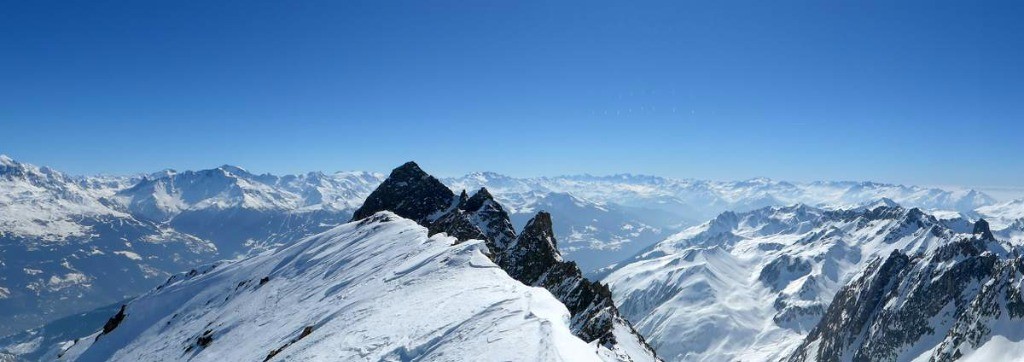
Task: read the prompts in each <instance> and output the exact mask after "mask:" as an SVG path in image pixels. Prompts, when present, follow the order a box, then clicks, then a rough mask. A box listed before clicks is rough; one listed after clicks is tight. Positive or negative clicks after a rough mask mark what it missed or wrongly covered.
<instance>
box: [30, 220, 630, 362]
mask: <svg viewBox="0 0 1024 362" xmlns="http://www.w3.org/2000/svg"><path fill="white" fill-rule="evenodd" d="M427 234H428V231H427V229H426V228H424V227H422V226H420V225H417V223H415V222H413V221H411V220H408V219H404V218H401V217H400V216H398V215H395V214H393V213H389V212H381V213H376V214H374V215H371V216H369V217H366V218H364V219H362V220H361V221H358V222H352V223H349V224H345V225H342V226H338V227H336V228H333V229H331V230H329V231H327V232H324V233H322V234H319V235H316V236H313V237H309V238H306V239H304V240H302V241H299V242H297V243H294V244H292V245H290V246H288V247H285V248H282V249H280V250H277V251H273V252H267V253H264V254H261V255H259V256H255V257H252V258H249V259H245V260H241V261H238V262H229V263H221V264H215V265H211V266H209V267H205V268H201V269H197V270H195V271H193V272H191V273H188V274H184V275H181V276H179V277H176V278H174V279H172V280H171V281H169V282H168V283H167V284H164V285H162V286H161V287H159V288H158V289H156V290H154V291H152V292H150V293H148V294H146V295H143V296H141V297H139V298H137V299H135V300H133V301H131V302H130V303H128V304H127V305H126V307H124V308H123V309H121V310H119V312H118V313H117V314H115V315H113V316H112V317H111V318H110V320H109V321H108V322H107V323H106V325H104V326H103V328H102V329H99V330H98V331H97V332H96V333H93V334H92V335H89V336H85V337H83V338H79V339H77V340H75V341H69V342H67V343H65V344H63V345H60V346H59V347H58V348H55V349H54V350H52V351H51V352H50V353H51V354H50V355H49V357H52V358H54V359H55V360H61V361H65V360H66V361H171V360H192V361H224V360H230V361H261V360H262V361H296V360H298V361H302V360H374V361H376V360H381V361H389V360H396V361H397V360H403V361H408V360H448V361H467V360H486V361H499V360H507V361H602V360H605V361H609V360H617V359H616V356H614V354H613V353H612V351H610V350H608V349H605V348H604V347H603V346H602V345H600V344H598V343H596V342H594V343H587V342H584V341H583V340H580V339H579V338H577V337H575V336H574V335H573V334H572V333H571V331H570V328H569V312H568V310H566V308H565V306H564V305H562V304H561V303H559V301H558V300H557V299H555V298H554V297H553V296H552V295H551V293H549V292H548V291H546V290H544V289H542V288H535V287H529V286H526V285H523V284H521V283H519V282H517V281H515V280H514V279H512V278H511V277H509V275H508V274H507V273H505V271H503V270H502V269H501V268H499V267H498V266H497V265H495V264H494V263H493V262H492V261H491V260H490V259H489V258H488V257H487V256H486V255H485V253H486V251H487V249H486V247H485V246H484V243H483V242H482V241H479V240H472V241H465V242H457V240H456V239H455V238H453V237H449V236H445V235H435V236H432V237H428V236H427Z"/></svg>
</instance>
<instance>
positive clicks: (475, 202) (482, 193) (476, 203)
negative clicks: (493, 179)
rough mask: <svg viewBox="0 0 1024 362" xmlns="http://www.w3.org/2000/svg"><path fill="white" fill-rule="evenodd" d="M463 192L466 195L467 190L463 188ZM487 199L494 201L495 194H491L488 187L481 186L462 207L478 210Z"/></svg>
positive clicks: (467, 209) (468, 209)
mask: <svg viewBox="0 0 1024 362" xmlns="http://www.w3.org/2000/svg"><path fill="white" fill-rule="evenodd" d="M462 194H463V195H465V194H466V191H465V190H463V191H462ZM487 201H494V196H491V193H490V192H488V191H487V188H486V187H481V188H480V190H479V191H477V192H476V193H475V194H473V197H470V198H469V199H467V200H466V201H465V202H464V203H463V204H462V207H460V208H461V209H463V210H466V211H477V210H480V208H481V207H483V206H484V203H485V202H487Z"/></svg>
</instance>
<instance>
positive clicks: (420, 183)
mask: <svg viewBox="0 0 1024 362" xmlns="http://www.w3.org/2000/svg"><path fill="white" fill-rule="evenodd" d="M454 197H455V194H454V193H453V192H452V190H450V189H448V187H447V186H445V185H444V184H443V183H441V181H439V180H438V179H436V178H434V177H433V176H430V175H428V174H427V173H426V172H423V170H422V169H420V166H419V165H417V164H416V163H415V162H412V161H410V162H406V163H405V164H404V165H401V166H399V167H398V168H396V169H394V170H392V171H391V175H390V176H388V178H387V179H386V180H384V182H383V183H381V184H380V186H378V187H377V189H376V190H374V191H373V192H372V193H370V196H368V197H367V198H366V201H365V202H363V206H362V207H360V208H359V210H356V212H355V213H354V214H353V215H352V220H353V221H356V220H361V219H364V218H366V217H369V216H370V215H373V214H374V213H377V212H380V211H384V210H388V211H391V212H394V213H396V214H398V216H401V217H404V218H407V219H412V220H414V221H416V222H419V223H421V224H422V223H426V222H428V221H429V220H427V219H428V217H430V216H432V215H435V214H436V213H438V212H441V211H444V210H447V209H448V208H449V207H450V206H451V205H452V200H453V198H454Z"/></svg>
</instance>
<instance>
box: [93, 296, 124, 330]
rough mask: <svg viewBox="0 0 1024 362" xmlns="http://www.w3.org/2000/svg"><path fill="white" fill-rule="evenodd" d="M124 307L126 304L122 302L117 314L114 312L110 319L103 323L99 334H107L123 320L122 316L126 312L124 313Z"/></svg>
mask: <svg viewBox="0 0 1024 362" xmlns="http://www.w3.org/2000/svg"><path fill="white" fill-rule="evenodd" d="M125 307H127V306H126V305H123V304H122V305H121V310H118V311H117V314H114V316H113V317H110V319H108V320H107V323H104V324H103V333H100V335H104V334H109V333H110V332H112V331H113V330H114V329H116V328H117V326H119V325H121V322H122V321H124V317H125V316H126V314H124V308H125ZM97 337H99V336H97Z"/></svg>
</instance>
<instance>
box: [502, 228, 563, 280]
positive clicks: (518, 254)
mask: <svg viewBox="0 0 1024 362" xmlns="http://www.w3.org/2000/svg"><path fill="white" fill-rule="evenodd" d="M556 245H557V244H556V241H555V233H554V231H553V230H552V224H551V214H549V213H547V212H544V211H541V212H539V213H537V215H536V216H534V217H533V219H530V221H529V222H527V223H526V226H525V227H524V228H523V232H522V233H520V234H519V237H518V238H517V239H516V241H515V242H514V243H512V245H511V246H510V247H509V250H508V251H507V252H506V255H505V259H504V260H502V262H503V263H502V264H505V265H507V266H508V268H507V269H508V272H509V275H512V277H513V278H516V279H517V280H519V281H522V282H523V283H526V284H534V283H536V282H537V281H538V280H539V279H540V277H541V276H542V275H543V274H544V273H545V272H546V271H548V269H551V268H552V267H554V266H555V265H556V264H559V263H561V262H562V256H561V254H559V253H558V248H557V246H556Z"/></svg>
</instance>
